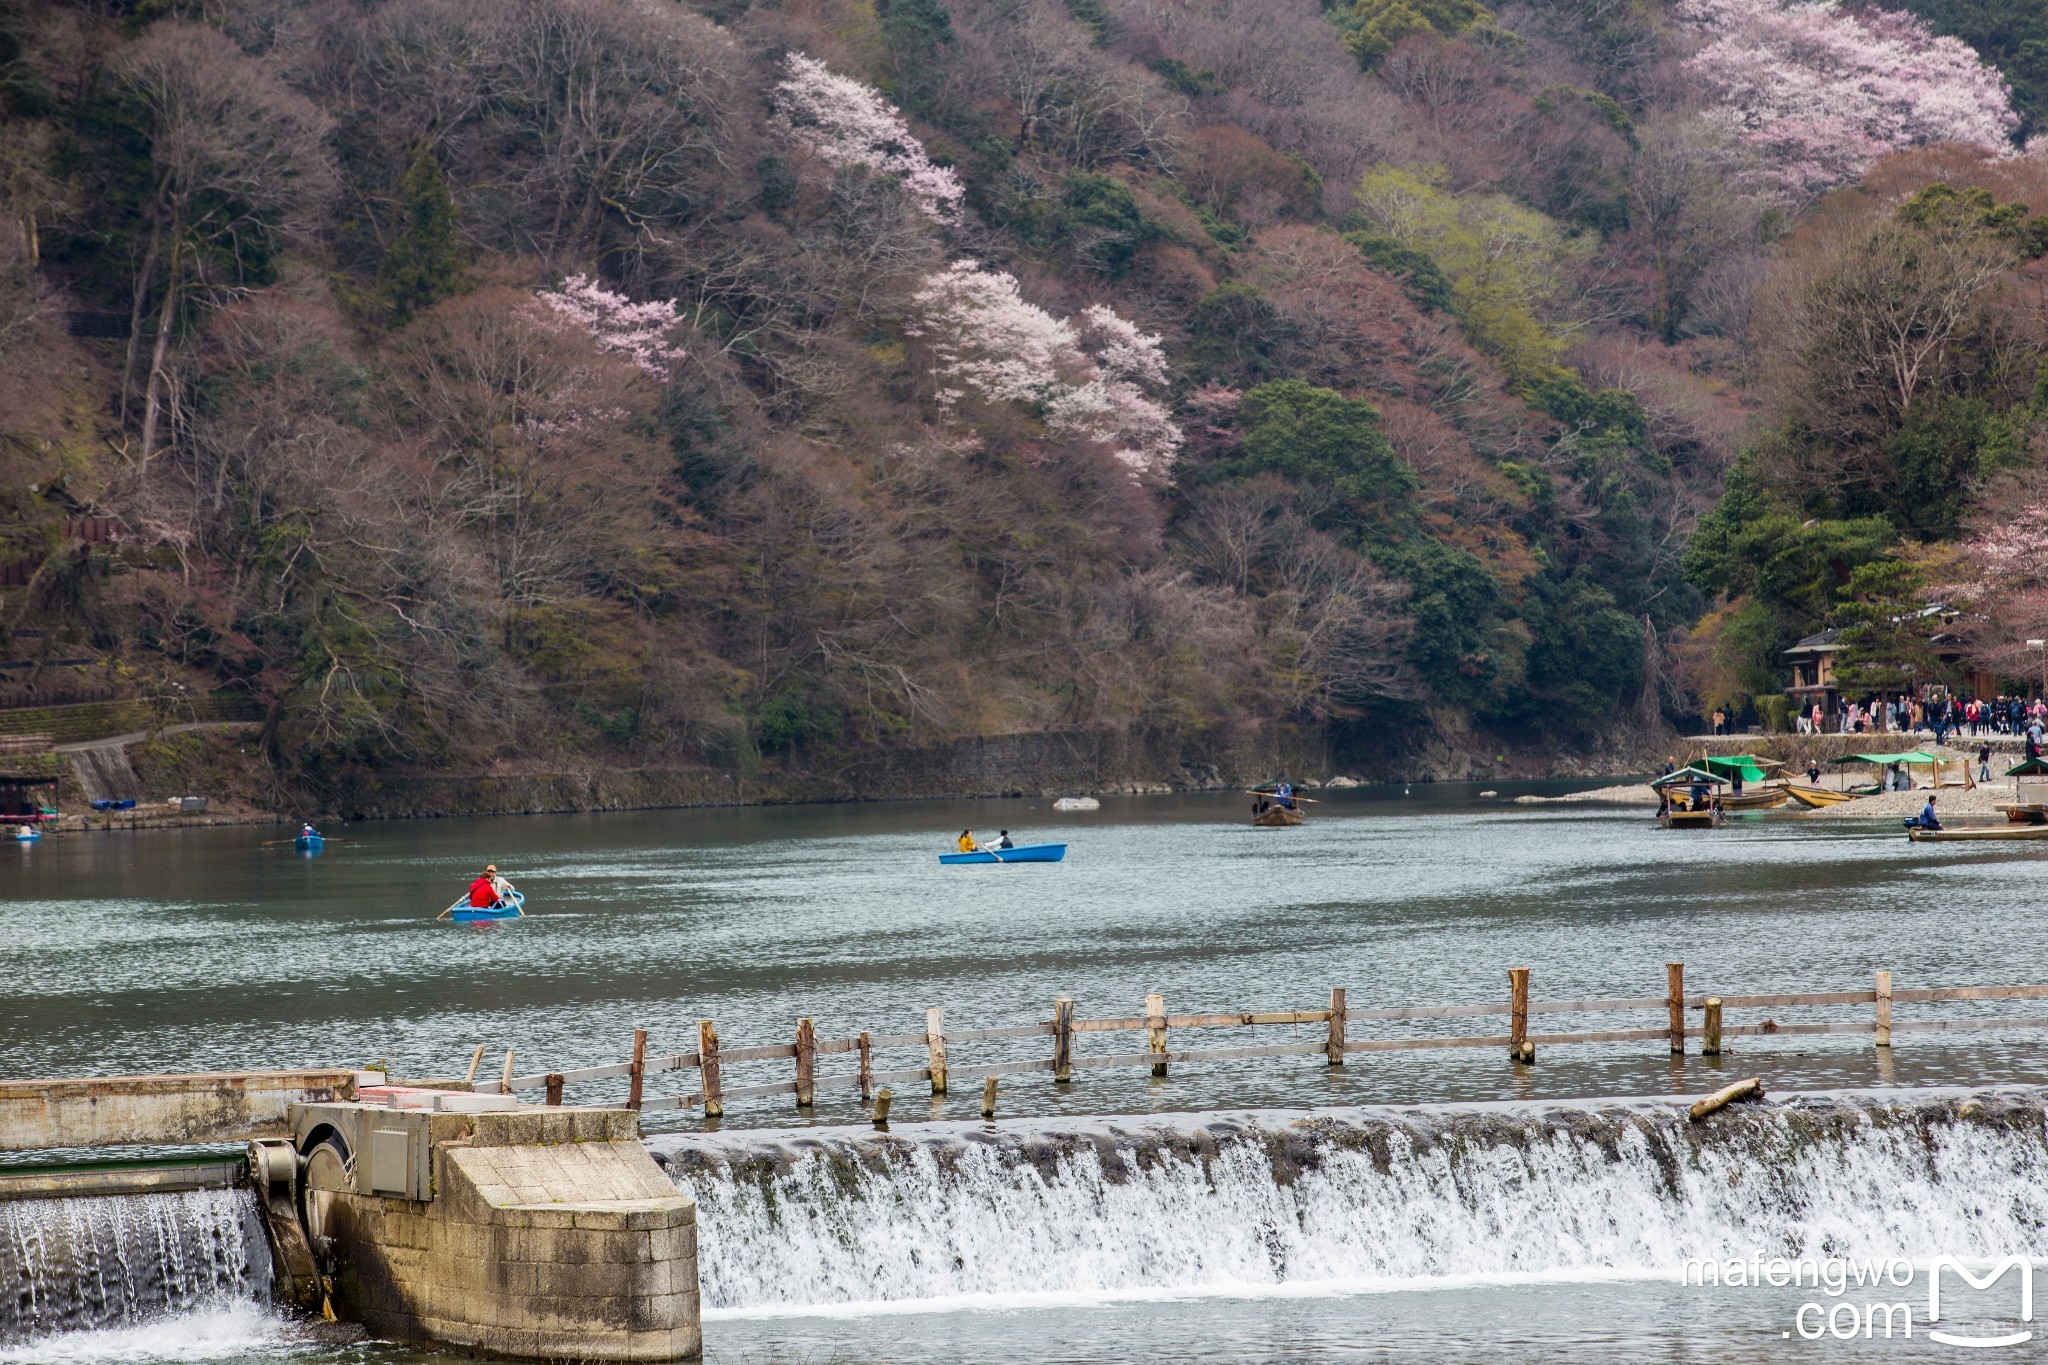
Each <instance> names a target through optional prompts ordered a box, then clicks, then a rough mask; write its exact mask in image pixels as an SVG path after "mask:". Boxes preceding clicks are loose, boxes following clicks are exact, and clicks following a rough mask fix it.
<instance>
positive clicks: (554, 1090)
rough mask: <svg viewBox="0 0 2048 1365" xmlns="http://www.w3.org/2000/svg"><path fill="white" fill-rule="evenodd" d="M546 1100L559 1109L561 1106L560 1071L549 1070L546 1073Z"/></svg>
mask: <svg viewBox="0 0 2048 1365" xmlns="http://www.w3.org/2000/svg"><path fill="white" fill-rule="evenodd" d="M547 1102H548V1104H549V1105H550V1106H551V1107H553V1108H556V1109H559V1108H561V1107H562V1073H561V1072H559V1071H550V1072H549V1073H548V1098H547Z"/></svg>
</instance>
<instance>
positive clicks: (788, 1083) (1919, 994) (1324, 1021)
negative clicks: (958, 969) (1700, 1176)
mask: <svg viewBox="0 0 2048 1365" xmlns="http://www.w3.org/2000/svg"><path fill="white" fill-rule="evenodd" d="M2039 999H2048V985H2040V986H1931V987H1909V988H1894V987H1893V985H1892V976H1891V973H1890V972H1879V973H1877V976H1876V980H1875V981H1874V982H1873V984H1872V986H1871V988H1870V989H1868V990H1854V991H1813V992H1799V993H1792V994H1775V995H1725V996H1723V995H1701V994H1688V993H1687V992H1686V989H1685V964H1683V963H1679V962H1672V963H1667V964H1665V992H1664V994H1663V995H1646V996H1632V997H1627V998H1622V999H1591V1000H1534V999H1532V998H1531V997H1530V994H1529V969H1528V968H1526V967H1514V968H1510V969H1509V970H1508V996H1507V998H1506V999H1505V1000H1501V1001H1497V1002H1491V1003H1482V1004H1474V1005H1403V1006H1390V1007H1384V1006H1372V1007H1366V1008H1360V1009H1353V1008H1350V1007H1349V1006H1348V1005H1347V1003H1346V1000H1345V992H1344V988H1343V987H1338V988H1336V989H1334V990H1332V991H1331V992H1330V1003H1329V1005H1328V1006H1327V1007H1326V1008H1323V1009H1308V1010H1266V1011H1252V1010H1247V1011H1242V1012H1230V1011H1225V1012H1209V1013H1203V1014H1168V1013H1167V1012H1166V1006H1165V1001H1164V999H1163V997H1161V996H1158V995H1148V996H1146V997H1145V1005H1144V1009H1145V1012H1144V1013H1143V1014H1137V1015H1129V1016H1125V1017H1121V1018H1106V1019H1081V1018H1077V1017H1075V1014H1074V1002H1073V1001H1072V1000H1069V999H1065V998H1062V999H1059V1000H1056V1001H1054V1002H1053V1009H1052V1018H1050V1019H1048V1020H1045V1021H1043V1022H1041V1023H1035V1024H1013V1025H1005V1026H1000V1027H995V1028H973V1029H962V1030H959V1031H956V1032H950V1033H949V1032H947V1030H946V1027H945V1015H944V1011H942V1010H937V1009H932V1010H926V1011H925V1027H924V1029H923V1030H922V1031H919V1032H915V1033H881V1034H876V1033H869V1032H862V1033H860V1034H857V1035H855V1036H854V1037H850V1038H819V1037H818V1036H817V1033H816V1029H815V1027H814V1026H813V1023H812V1021H811V1020H809V1019H799V1020H797V1021H796V1034H795V1038H794V1039H793V1041H791V1042H787V1043H768V1044H761V1045H755V1046H749V1047H727V1046H725V1045H724V1044H723V1043H721V1042H720V1040H719V1037H718V1030H717V1027H716V1026H715V1025H714V1024H713V1022H712V1021H711V1020H708V1019H706V1020H703V1021H701V1022H699V1023H698V1025H697V1040H696V1041H697V1046H696V1050H695V1051H692V1052H674V1053H667V1054H662V1055H656V1056H649V1055H648V1052H647V1031H646V1030H645V1029H636V1030H635V1031H634V1034H633V1048H632V1057H631V1060H629V1061H624V1062H613V1063H609V1064H606V1065H603V1066H587V1067H579V1068H574V1069H569V1070H563V1071H540V1072H533V1073H531V1074H525V1075H517V1074H514V1072H513V1064H514V1060H515V1059H514V1055H513V1053H512V1052H510V1051H507V1052H506V1053H505V1062H504V1068H503V1071H502V1074H501V1075H500V1077H499V1080H498V1085H497V1089H498V1090H499V1091H500V1092H501V1093H506V1094H510V1093H512V1092H514V1091H520V1090H540V1091H542V1092H543V1093H544V1095H545V1103H547V1104H551V1105H559V1104H561V1103H563V1093H564V1090H565V1088H566V1087H567V1086H569V1085H572V1084H578V1083H582V1082H587V1081H604V1080H613V1081H615V1080H622V1079H623V1080H625V1081H626V1082H627V1083H628V1084H627V1100H626V1103H627V1107H628V1108H632V1109H638V1110H645V1111H655V1110H664V1109H702V1110H703V1111H704V1115H705V1117H707V1118H716V1117H719V1116H721V1115H723V1114H724V1112H725V1106H726V1104H727V1103H729V1102H731V1101H734V1100H743V1099H758V1098H764V1097H767V1096H772V1095H793V1096H795V1098H796V1104H797V1107H798V1108H799V1109H807V1108H809V1107H811V1105H812V1104H813V1103H814V1101H815V1097H816V1095H817V1093H818V1092H819V1091H821V1090H858V1092H859V1094H860V1098H861V1100H862V1102H863V1103H866V1102H868V1101H870V1100H871V1099H873V1098H874V1096H875V1094H876V1092H877V1090H878V1088H879V1087H883V1086H887V1085H893V1084H904V1083H913V1084H914V1083H917V1082H929V1083H930V1085H931V1091H932V1094H934V1095H943V1094H945V1093H946V1092H947V1081H948V1077H949V1074H950V1072H951V1071H952V1070H953V1069H954V1068H953V1064H952V1062H951V1060H950V1052H951V1050H952V1049H954V1048H957V1047H961V1046H964V1045H966V1044H971V1043H987V1042H996V1041H1000V1040H1010V1039H1023V1038H1042V1039H1047V1040H1049V1041H1050V1051H1051V1055H1050V1056H1043V1057H1026V1058H1014V1057H1012V1058H1003V1059H997V1060H990V1061H985V1062H977V1063H975V1064H973V1065H972V1066H970V1067H967V1068H964V1069H965V1070H968V1071H971V1072H972V1073H974V1074H976V1075H978V1076H982V1077H985V1078H988V1081H989V1082H990V1083H991V1084H990V1085H989V1087H988V1088H987V1089H986V1090H985V1091H984V1104H983V1108H984V1112H989V1111H990V1108H991V1106H992V1104H993V1084H992V1083H993V1081H994V1079H995V1078H996V1077H1000V1076H1009V1075H1019V1074H1024V1073H1029V1072H1040V1071H1049V1072H1051V1073H1052V1076H1053V1080H1054V1081H1055V1082H1065V1081H1068V1080H1071V1079H1072V1077H1073V1073H1075V1072H1077V1071H1094V1070H1098V1069H1102V1068H1110V1067H1138V1066H1145V1067H1150V1068H1151V1070H1152V1074H1153V1075H1155V1076H1164V1075H1166V1074H1167V1069H1168V1068H1169V1067H1172V1066H1180V1065H1186V1064H1189V1063H1199V1062H1224V1061H1240V1060H1245V1059H1248V1058H1255V1057H1302V1056H1312V1055H1317V1054H1320V1055H1321V1056H1323V1058H1324V1059H1325V1061H1326V1063H1327V1064H1328V1065H1330V1066H1342V1065H1344V1059H1345V1058H1346V1057H1350V1056H1355V1055H1361V1054H1370V1053H1380V1052H1415V1051H1427V1050H1436V1049H1454V1048H1501V1049H1504V1050H1505V1051H1506V1053H1507V1055H1508V1058H1509V1060H1510V1061H1511V1062H1513V1063H1516V1064H1520V1065H1528V1064H1530V1063H1533V1062H1534V1061H1535V1059H1536V1049H1537V1048H1538V1047H1558V1046H1565V1045H1571V1044H1583V1043H1632V1042H1652V1041H1662V1042H1663V1043H1665V1045H1666V1046H1667V1047H1668V1049H1669V1051H1670V1052H1671V1054H1672V1055H1674V1056H1677V1055H1682V1054H1684V1052H1685V1050H1686V1040H1687V1039H1688V1038H1697V1039H1698V1040H1699V1042H1700V1052H1701V1054H1702V1055H1705V1056H1716V1055H1719V1054H1720V1052H1721V1050H1722V1043H1723V1040H1724V1039H1727V1038H1733V1037H1771V1036H1777V1035H1786V1036H1792V1035H1804V1034H1821V1033H1869V1034H1872V1035H1874V1041H1875V1045H1876V1046H1878V1047H1886V1048H1888V1047H1890V1046H1891V1042H1892V1035H1893V1034H1896V1033H1923V1032H1925V1033H1935V1032H1962V1031H1970V1030H1980V1029H2020V1028H2048V1016H2029V1017H2024V1018H2012V1017H1989V1018H1960V1019H1955V1018H1952V1019H1909V1020H1903V1021H1894V1019H1893V1018H1892V1007H1893V1006H1894V1005H1895V1004H1932V1003H1936V1002H1946V1001H1966V1000H1971V1001H1975V1000H2039ZM1844 1005H1869V1006H1870V1007H1871V1014H1870V1017H1869V1018H1868V1019H1867V1020H1828V1021H1819V1022H1813V1023H1780V1022H1778V1021H1777V1020H1776V1019H1775V1018H1765V1019H1762V1020H1759V1021H1757V1022H1754V1023H1725V1022H1724V1021H1723V1016H1724V1014H1725V1012H1726V1011H1729V1010H1783V1009H1801V1008H1807V1007H1813V1006H1844ZM1648 1010H1655V1011H1659V1012H1661V1013H1662V1014H1663V1016H1664V1019H1663V1022H1662V1023H1661V1024H1659V1025H1657V1026H1654V1027H1648V1028H1624V1029H1603V1030H1590V1031H1583V1032H1574V1033H1532V1032H1530V1028H1529V1021H1530V1018H1531V1017H1532V1016H1541V1015H1553V1014H1626V1013H1631V1012H1636V1011H1648ZM1694 1011H1697V1012H1698V1016H1699V1017H1698V1020H1697V1022H1689V1021H1688V1015H1689V1014H1690V1013H1691V1012H1694ZM1501 1016H1505V1017H1506V1019H1507V1022H1508V1031H1507V1032H1506V1033H1498V1034H1494V1033H1489V1034H1479V1035H1456V1036H1425V1037H1378V1038H1361V1037H1357V1036H1355V1035H1354V1034H1353V1033H1352V1032H1351V1029H1350V1026H1351V1025H1353V1024H1380V1023H1398V1022H1405V1021H1414V1020H1444V1019H1484V1018H1497V1017H1501ZM1274 1025H1321V1026H1322V1028H1323V1036H1321V1037H1319V1038H1315V1039H1313V1040H1310V1041H1298V1042H1286V1043H1262V1044H1251V1045H1241V1046H1230V1047H1203V1048H1192V1049H1190V1048H1180V1049H1176V1048H1174V1047H1172V1046H1171V1045H1170V1042H1169V1036H1170V1035H1171V1034H1172V1033H1173V1032H1174V1031H1176V1030H1188V1029H1204V1030H1207V1029H1241V1028H1253V1029H1256V1028H1264V1027H1270V1026H1274ZM1090 1033H1144V1034H1145V1035H1146V1038H1145V1050H1144V1051H1143V1052H1112V1053H1103V1054H1088V1055H1084V1054H1080V1053H1077V1052H1076V1050H1075V1046H1074V1045H1075V1040H1076V1037H1077V1035H1082V1034H1090ZM905 1048H921V1049H923V1050H924V1053H925V1057H924V1064H923V1065H921V1066H904V1067H882V1068H879V1069H878V1068H877V1067H876V1065H875V1054H876V1053H878V1052H886V1051H891V1050H896V1049H905ZM483 1055H484V1049H483V1048H482V1047H478V1048H477V1049H476V1053H475V1055H474V1056H473V1057H472V1059H471V1061H470V1077H471V1079H472V1080H474V1079H475V1076H476V1072H477V1069H478V1067H479V1066H480V1065H481V1064H482V1060H483ZM841 1056H844V1057H851V1058H853V1059H854V1061H855V1068H854V1069H853V1070H851V1071H846V1072H842V1073H839V1074H833V1075H820V1074H818V1062H819V1059H820V1058H824V1057H841ZM759 1062H789V1063H791V1064H792V1065H793V1069H794V1073H795V1074H794V1076H793V1077H792V1078H791V1079H788V1080H778V1081H768V1082H762V1083H757V1084H751V1085H727V1084H726V1083H725V1069H726V1068H727V1067H732V1066H739V1065H745V1064H750V1063H759ZM671 1071H695V1072H696V1073H697V1081H698V1085H697V1089H696V1090H694V1091H691V1092H688V1093H684V1094H674V1095H647V1094H645V1093H644V1091H645V1088H646V1084H647V1081H648V1079H649V1078H650V1077H653V1076H657V1075H661V1074H663V1073H665V1072H671Z"/></svg>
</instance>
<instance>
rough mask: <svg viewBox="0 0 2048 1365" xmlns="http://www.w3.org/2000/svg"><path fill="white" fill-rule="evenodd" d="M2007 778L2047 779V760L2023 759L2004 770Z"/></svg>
mask: <svg viewBox="0 0 2048 1365" xmlns="http://www.w3.org/2000/svg"><path fill="white" fill-rule="evenodd" d="M2005 775H2006V776H2007V777H2048V758H2023V759H2021V760H2020V761H2019V762H2017V763H2015V764H2013V765H2012V766H2011V767H2010V768H2007V769H2006V770H2005Z"/></svg>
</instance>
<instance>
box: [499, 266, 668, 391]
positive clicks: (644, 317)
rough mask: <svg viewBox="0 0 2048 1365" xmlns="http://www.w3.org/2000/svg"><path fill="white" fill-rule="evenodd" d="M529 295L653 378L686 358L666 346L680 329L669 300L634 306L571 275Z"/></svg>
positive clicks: (661, 376) (603, 348)
mask: <svg viewBox="0 0 2048 1365" xmlns="http://www.w3.org/2000/svg"><path fill="white" fill-rule="evenodd" d="M534 297H536V298H538V299H539V300H540V301H541V302H542V303H543V304H545V305H546V306H547V307H548V309H549V310H550V311H551V312H552V313H553V314H554V315H555V316H556V317H558V318H560V319H562V320H563V321H565V322H569V323H573V324H574V325H575V326H577V327H580V328H581V329H583V330H584V331H585V332H588V333H589V334H590V338H591V340H593V341H595V342H596V343H597V347H598V349H599V350H601V351H609V352H614V353H616V354H619V355H623V356H625V357H626V358H627V359H629V360H631V361H632V362H633V363H634V364H635V365H637V366H639V367H640V369H641V370H643V371H645V372H646V373H647V374H648V375H650V376H652V377H653V378H655V379H667V378H668V373H669V367H670V366H671V365H674V364H675V363H676V362H677V361H679V360H683V359H685V358H686V357H687V356H688V355H689V352H688V351H685V350H682V349H681V348H679V347H675V346H671V345H669V344H668V334H669V333H670V332H671V331H673V330H674V329H675V328H677V327H679V326H681V325H682V318H681V316H680V315H679V313H678V309H677V306H676V301H675V300H674V299H657V300H654V301H651V302H648V303H635V302H633V301H632V300H631V299H629V298H627V297H626V296H625V295H624V294H615V293H613V292H612V291H611V290H609V289H606V288H605V287H604V286H603V285H601V284H599V283H597V282H596V281H595V280H592V279H591V278H590V277H589V276H587V275H571V276H570V277H569V278H568V279H566V280H563V281H562V287H561V289H559V290H547V289H542V290H537V291H536V292H535V295H534Z"/></svg>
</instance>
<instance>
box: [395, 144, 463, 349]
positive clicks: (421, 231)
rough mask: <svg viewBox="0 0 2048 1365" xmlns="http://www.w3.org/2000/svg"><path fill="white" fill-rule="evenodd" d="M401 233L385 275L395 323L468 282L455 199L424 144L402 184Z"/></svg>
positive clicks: (404, 319)
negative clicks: (457, 235) (458, 238)
mask: <svg viewBox="0 0 2048 1365" xmlns="http://www.w3.org/2000/svg"><path fill="white" fill-rule="evenodd" d="M399 202H400V217H399V225H398V233H397V235H396V236H395V237H394V238H393V239H392V242H391V246H390V248H389V249H388V250H387V251H386V252H385V253H384V264H383V267H382V268H381V270H380V271H379V275H380V276H381V278H382V280H383V283H384V297H385V300H386V302H388V303H389V304H390V307H391V315H392V320H393V321H394V322H400V323H402V322H405V321H408V320H409V319H410V318H411V317H412V316H413V315H414V314H415V313H418V312H420V311H421V310H423V309H427V308H431V307H433V306H434V304H436V303H438V302H439V301H441V300H442V299H445V298H447V297H448V296H449V295H450V294H453V293H455V292H457V290H459V289H460V288H461V286H462V247H461V245H460V244H459V243H458V242H457V241H456V240H455V199H454V197H453V196H452V195H450V194H449V193H448V180H447V177H445V176H444V175H442V174H441V163H440V162H439V161H437V160H435V159H434V154H433V153H432V152H430V151H428V150H427V149H426V148H424V147H422V148H420V149H419V151H418V152H416V153H414V155H413V159H412V164H411V165H410V166H408V167H406V171H405V179H404V181H402V182H401V183H400V185H399Z"/></svg>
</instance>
